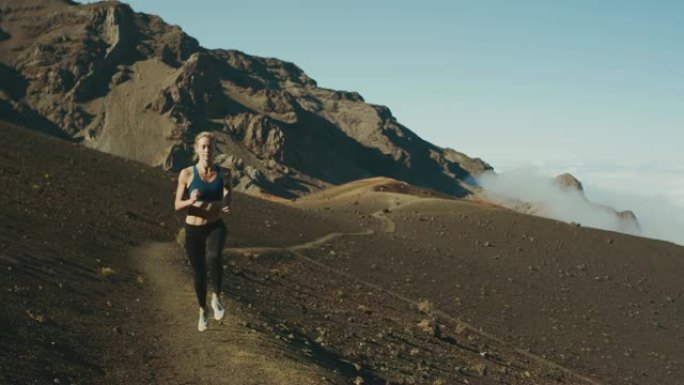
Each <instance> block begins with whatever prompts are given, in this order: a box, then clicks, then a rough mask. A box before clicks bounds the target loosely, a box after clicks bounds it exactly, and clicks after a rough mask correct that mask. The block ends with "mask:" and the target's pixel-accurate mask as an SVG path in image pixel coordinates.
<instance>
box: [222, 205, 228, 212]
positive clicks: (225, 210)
mask: <svg viewBox="0 0 684 385" xmlns="http://www.w3.org/2000/svg"><path fill="white" fill-rule="evenodd" d="M221 212H222V213H224V214H230V205H225V206H223V208H222V209H221Z"/></svg>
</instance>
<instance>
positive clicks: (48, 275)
mask: <svg viewBox="0 0 684 385" xmlns="http://www.w3.org/2000/svg"><path fill="white" fill-rule="evenodd" d="M0 159H1V161H0V197H1V199H2V205H0V218H1V220H0V226H1V229H2V230H1V231H0V272H1V273H0V288H1V289H2V290H0V301H1V302H2V304H3V311H2V312H1V313H0V325H1V327H0V383H3V384H46V383H61V384H77V383H78V384H83V383H88V384H94V383H111V384H130V383H146V384H151V383H165V384H170V383H204V381H203V379H204V377H202V376H203V375H204V374H201V373H200V374H198V373H196V372H195V371H196V370H200V369H205V368H207V367H210V366H212V365H215V366H214V367H213V368H210V369H209V370H207V371H206V372H207V373H209V374H210V375H212V373H214V374H213V376H214V378H212V379H211V380H217V381H213V382H214V383H236V384H238V383H239V384H248V383H260V384H275V383H312V380H310V378H312V376H313V377H314V378H315V382H313V383H318V382H320V379H321V378H322V377H325V376H326V375H327V376H328V377H331V378H334V377H335V376H336V375H335V374H334V373H332V371H331V370H327V369H325V368H323V369H320V368H319V366H318V365H315V364H313V363H311V362H310V360H309V359H308V358H303V359H299V360H296V359H287V357H286V356H285V355H286V353H288V352H289V351H291V350H292V349H291V348H290V347H288V346H285V344H284V343H282V342H278V340H276V339H275V338H273V336H272V335H270V334H264V333H261V332H258V331H257V330H255V329H254V327H252V328H250V327H248V326H246V325H261V324H263V322H261V321H258V320H259V316H258V314H256V313H254V312H251V311H250V310H249V306H248V305H247V304H245V306H243V307H244V308H245V310H244V311H240V310H239V309H240V307H241V306H242V305H236V306H231V308H232V314H231V315H230V316H229V317H228V320H229V321H228V322H226V324H227V325H229V326H227V327H226V333H225V334H224V335H223V336H216V334H215V333H207V334H202V335H200V334H199V333H197V331H196V329H195V328H196V318H195V317H196V316H197V314H196V307H195V306H196V305H195V302H194V300H193V298H192V297H193V295H192V289H191V286H190V282H191V277H190V275H189V274H190V273H189V268H188V266H187V263H185V260H184V259H183V257H182V253H180V252H179V250H178V248H177V247H176V246H174V242H173V239H174V238H175V237H176V234H177V232H178V230H179V229H180V228H181V224H182V217H180V216H175V215H174V213H173V206H172V204H173V192H174V190H175V183H176V181H175V175H172V174H169V173H165V172H163V171H161V170H159V169H155V168H151V167H149V166H146V165H142V164H139V163H137V162H132V161H126V160H125V159H121V158H117V157H114V156H111V155H107V154H103V153H100V152H97V151H94V150H90V149H87V148H84V147H82V146H79V145H76V144H71V143H67V142H64V141H62V140H58V139H56V138H53V137H48V136H45V135H42V134H38V133H36V132H33V131H29V130H26V129H25V128H22V127H17V126H14V125H11V124H7V123H2V122H0ZM235 202H236V204H235V208H234V215H233V216H232V217H230V218H227V222H228V223H229V226H230V227H231V232H230V236H229V244H230V245H232V246H234V245H242V244H245V245H249V244H257V243H258V244H259V245H267V246H282V245H288V243H287V242H289V241H296V242H308V241H311V240H313V239H316V238H319V237H321V236H323V235H325V234H328V233H331V232H335V231H347V229H345V228H341V227H339V226H338V225H336V224H335V223H333V222H332V221H330V220H327V219H325V218H322V217H320V216H317V215H316V214H315V213H314V214H307V213H305V212H304V211H302V210H298V209H295V208H290V207H286V206H283V205H278V204H275V203H271V202H268V201H264V200H260V199H256V198H252V197H250V196H246V195H242V194H237V195H236V197H235ZM273 218H282V220H273ZM236 219H239V221H238V220H236ZM234 222H239V226H238V225H236V224H234ZM299 223H306V224H308V225H309V227H308V228H307V229H306V231H303V232H302V231H301V229H298V228H297V224H299ZM269 227H270V228H271V230H270V231H267V229H269ZM265 234H266V235H268V237H265V236H264V235H265ZM307 237H308V238H307ZM150 242H153V243H150ZM154 242H156V243H154ZM159 242H162V243H159ZM160 245H161V246H160ZM149 250H153V251H155V253H153V254H154V255H153V256H154V258H151V259H149V260H146V259H142V258H140V257H141V256H146V255H148V254H145V253H144V252H143V251H149ZM160 250H161V251H160ZM162 262H167V263H166V264H163V263H162ZM150 265H151V267H150ZM227 280H231V279H230V278H228V279H227ZM160 287H161V289H160ZM237 296H239V292H238V295H237ZM165 300H168V301H170V302H164V301H165ZM239 314H242V316H238V315H239ZM184 317H185V318H184ZM179 320H181V321H179ZM185 321H187V322H185ZM174 327H175V328H174ZM262 329H264V328H262ZM169 332H172V333H174V334H169ZM202 338H204V339H202ZM226 340H227V342H226ZM208 341H213V344H207V342H208ZM169 346H171V347H173V349H171V348H169ZM217 347H223V348H225V349H224V350H220V349H217ZM167 348H168V350H165V349H167ZM179 352H180V353H179ZM228 352H230V354H229V353H228ZM176 353H178V354H177V355H174V354H176ZM207 357H210V358H212V359H211V360H208V359H207ZM257 358H258V359H257ZM227 362H230V363H234V364H235V365H233V366H227V364H226V363H227ZM262 363H263V365H262ZM176 367H182V368H192V369H193V370H195V371H193V370H188V371H186V372H183V373H180V374H179V376H178V377H176V378H172V377H171V376H172V375H173V374H177V373H176V372H174V370H173V368H176ZM223 367H225V368H232V370H230V371H227V370H228V369H226V371H224V370H221V369H222V368H223ZM236 367H237V369H236ZM328 373H330V374H328ZM313 374H315V376H314V375H313ZM250 381H254V382H250ZM337 383H341V380H339V379H338V382H337Z"/></svg>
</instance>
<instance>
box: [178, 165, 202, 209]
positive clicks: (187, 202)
mask: <svg viewBox="0 0 684 385" xmlns="http://www.w3.org/2000/svg"><path fill="white" fill-rule="evenodd" d="M188 178H189V176H188V169H183V170H181V172H180V174H179V175H178V186H177V187H176V200H175V201H174V207H175V209H176V211H181V210H185V209H187V208H188V207H190V206H194V205H195V204H196V203H197V202H198V201H197V198H198V191H197V190H195V191H193V192H192V193H191V194H190V198H189V199H183V195H185V189H186V186H187V183H188Z"/></svg>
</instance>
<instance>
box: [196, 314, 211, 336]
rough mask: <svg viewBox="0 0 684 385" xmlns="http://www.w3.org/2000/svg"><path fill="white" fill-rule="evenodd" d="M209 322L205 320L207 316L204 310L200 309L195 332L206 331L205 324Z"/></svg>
mask: <svg viewBox="0 0 684 385" xmlns="http://www.w3.org/2000/svg"><path fill="white" fill-rule="evenodd" d="M208 323H209V321H208V320H207V314H206V312H205V311H204V309H202V308H200V309H199V321H198V322H197V330H199V331H201V332H203V331H205V330H207V324H208Z"/></svg>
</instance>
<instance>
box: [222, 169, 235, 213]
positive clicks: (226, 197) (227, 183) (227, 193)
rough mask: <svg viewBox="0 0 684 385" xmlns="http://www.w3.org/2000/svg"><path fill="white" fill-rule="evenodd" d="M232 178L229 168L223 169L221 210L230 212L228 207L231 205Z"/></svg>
mask: <svg viewBox="0 0 684 385" xmlns="http://www.w3.org/2000/svg"><path fill="white" fill-rule="evenodd" d="M232 180H233V177H232V174H231V173H230V169H225V170H224V172H223V208H222V209H221V211H222V212H224V213H226V214H230V208H231V206H232V205H233V186H232V185H231V183H232Z"/></svg>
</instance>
